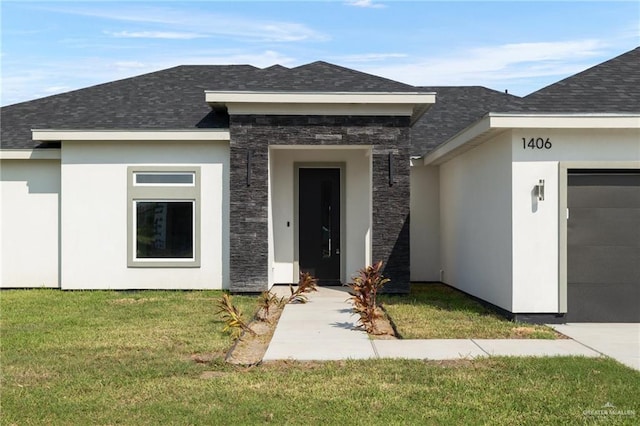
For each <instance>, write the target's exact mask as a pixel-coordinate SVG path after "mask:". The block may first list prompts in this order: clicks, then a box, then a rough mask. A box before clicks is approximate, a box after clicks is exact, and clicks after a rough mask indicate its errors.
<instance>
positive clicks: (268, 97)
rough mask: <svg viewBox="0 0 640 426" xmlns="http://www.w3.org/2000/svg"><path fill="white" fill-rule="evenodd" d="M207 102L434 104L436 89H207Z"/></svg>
mask: <svg viewBox="0 0 640 426" xmlns="http://www.w3.org/2000/svg"><path fill="white" fill-rule="evenodd" d="M205 100H206V102H207V103H220V104H226V103H266V104H273V103H283V104H288V103H294V104H410V105H414V104H425V103H426V104H433V103H435V102H436V94H435V93H434V92H225V91H212V90H206V91H205Z"/></svg>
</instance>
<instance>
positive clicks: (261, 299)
mask: <svg viewBox="0 0 640 426" xmlns="http://www.w3.org/2000/svg"><path fill="white" fill-rule="evenodd" d="M286 303H287V300H286V298H285V297H282V298H280V297H278V296H276V295H275V294H273V293H271V292H270V291H263V292H262V293H260V296H258V315H257V317H258V319H259V320H260V321H265V322H268V321H269V313H270V312H271V307H272V306H277V307H283V306H284V305H285V304H286Z"/></svg>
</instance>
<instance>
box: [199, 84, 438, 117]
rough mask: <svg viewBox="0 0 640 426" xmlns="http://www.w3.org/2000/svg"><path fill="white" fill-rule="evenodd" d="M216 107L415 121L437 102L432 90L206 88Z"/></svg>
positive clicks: (247, 111)
mask: <svg viewBox="0 0 640 426" xmlns="http://www.w3.org/2000/svg"><path fill="white" fill-rule="evenodd" d="M205 100H206V102H207V103H208V104H209V105H211V106H212V107H213V108H216V107H226V108H227V109H228V111H229V113H230V114H279V115H317V114H322V115H401V116H410V117H411V122H412V123H414V122H415V121H416V120H418V118H420V116H422V114H424V112H425V111H427V110H428V109H429V107H430V106H431V105H433V104H434V103H435V102H436V94H435V93H433V92H248V91H243V92H227V91H211V90H207V91H205Z"/></svg>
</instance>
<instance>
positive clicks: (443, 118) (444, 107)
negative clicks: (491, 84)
mask: <svg viewBox="0 0 640 426" xmlns="http://www.w3.org/2000/svg"><path fill="white" fill-rule="evenodd" d="M418 89H419V90H420V91H427V92H436V103H435V105H433V106H432V107H431V108H430V109H429V110H428V111H427V112H426V113H425V114H424V115H423V116H422V118H420V120H418V122H417V123H416V124H414V125H413V128H412V129H411V155H412V156H420V155H423V154H426V153H429V152H431V151H433V150H434V149H435V148H437V147H438V146H439V145H441V144H442V143H444V142H445V141H447V140H449V139H450V138H452V137H453V136H455V135H456V134H457V133H458V132H460V131H461V130H463V129H464V128H466V127H468V126H469V125H471V124H473V123H474V122H475V121H477V120H478V119H480V118H482V117H483V116H484V115H485V114H487V113H488V112H490V111H491V112H497V111H500V112H518V111H520V109H521V108H522V105H521V104H522V100H521V98H519V97H518V96H513V95H508V94H506V93H504V92H498V91H496V90H492V89H487V88H486V87H481V86H451V87H447V86H438V87H418Z"/></svg>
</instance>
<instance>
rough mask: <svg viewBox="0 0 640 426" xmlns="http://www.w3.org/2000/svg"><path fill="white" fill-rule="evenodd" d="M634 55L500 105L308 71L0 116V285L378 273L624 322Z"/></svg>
mask: <svg viewBox="0 0 640 426" xmlns="http://www.w3.org/2000/svg"><path fill="white" fill-rule="evenodd" d="M639 64H640V49H635V50H632V51H630V52H627V53H626V54H623V55H621V56H619V57H617V58H614V59H612V60H610V61H607V62H605V63H603V64H600V65H598V66H596V67H594V68H591V69H589V70H586V71H584V72H583V73H579V74H577V75H575V76H573V77H570V78H568V79H565V80H563V81H561V82H558V83H556V84H554V85H551V86H549V87H547V88H544V89H542V90H540V91H538V92H535V93H533V94H531V95H529V96H527V97H524V98H520V97H516V96H511V95H508V94H505V93H501V92H496V91H493V90H490V89H486V88H482V87H414V86H409V85H406V84H402V83H398V82H394V81H391V80H387V79H383V78H380V77H376V76H372V75H368V74H364V73H360V72H357V71H354V70H350V69H346V68H342V67H338V66H335V65H331V64H327V63H324V62H315V63H312V64H308V65H304V66H301V67H297V68H292V69H288V68H285V67H281V66H273V67H269V68H265V69H258V68H254V67H251V66H181V67H176V68H171V69H168V70H164V71H159V72H155V73H151V74H146V75H142V76H138V77H133V78H130V79H125V80H120V81H115V82H111V83H106V84H102V85H98V86H93V87H90V88H86V89H81V90H78V91H74V92H69V93H65V94H61V95H56V96H51V97H47V98H43V99H38V100H34V101H29V102H24V103H20V104H15V105H11V106H7V107H4V108H2V110H1V119H2V127H1V132H2V133H1V143H2V147H1V149H0V165H1V170H0V173H1V178H2V179H1V181H2V186H1V189H2V193H1V197H2V210H1V214H2V216H1V228H0V231H1V232H2V251H1V253H0V258H1V261H2V264H1V267H2V271H1V279H2V282H1V285H2V287H5V288H6V287H54V288H61V289H204V288H224V289H229V290H231V291H234V292H257V291H263V290H266V289H268V288H270V287H271V286H272V285H274V284H280V283H291V282H296V281H297V276H298V274H299V272H300V271H309V272H311V273H312V274H314V275H315V276H317V277H319V278H320V280H321V283H322V284H338V283H345V282H348V281H349V279H350V276H352V275H353V274H354V273H355V271H356V270H358V269H359V268H361V267H363V266H364V265H366V264H370V263H372V262H374V261H377V260H383V261H384V262H385V270H384V273H385V275H387V276H388V277H390V278H391V279H392V285H391V286H390V287H389V291H391V292H398V293H403V292H407V291H408V289H409V283H410V281H440V282H444V283H446V284H449V285H451V286H453V287H456V288H459V289H460V290H463V291H465V292H467V293H469V294H471V295H473V296H475V297H478V298H480V299H482V300H485V301H487V302H489V303H491V304H493V305H495V306H497V307H498V308H500V309H502V310H503V311H504V312H505V313H507V314H508V315H511V316H513V317H515V318H516V319H521V320H526V321H547V322H550V321H555V322H562V321H567V320H569V321H639V320H640V317H638V315H639V314H638V313H639V312H640V310H639V309H637V307H638V301H640V266H638V265H640V262H638V260H640V92H639V89H638V87H640V81H639V80H640V65H639Z"/></svg>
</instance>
